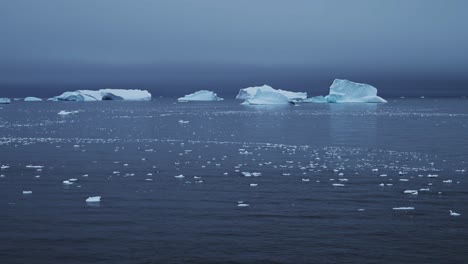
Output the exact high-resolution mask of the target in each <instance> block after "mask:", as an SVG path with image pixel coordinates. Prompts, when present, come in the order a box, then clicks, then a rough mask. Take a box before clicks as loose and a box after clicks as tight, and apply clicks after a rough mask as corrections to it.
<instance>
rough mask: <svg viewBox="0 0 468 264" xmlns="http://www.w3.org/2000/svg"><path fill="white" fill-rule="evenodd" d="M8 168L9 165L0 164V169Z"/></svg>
mask: <svg viewBox="0 0 468 264" xmlns="http://www.w3.org/2000/svg"><path fill="white" fill-rule="evenodd" d="M8 168H10V166H7V165H2V166H0V169H2V170H6V169H8Z"/></svg>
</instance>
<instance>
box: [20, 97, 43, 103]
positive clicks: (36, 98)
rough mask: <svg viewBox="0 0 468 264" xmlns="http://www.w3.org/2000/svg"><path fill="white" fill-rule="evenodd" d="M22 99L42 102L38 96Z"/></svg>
mask: <svg viewBox="0 0 468 264" xmlns="http://www.w3.org/2000/svg"><path fill="white" fill-rule="evenodd" d="M24 101H25V102H42V99H41V98H38V97H32V96H30V97H26V98H24Z"/></svg>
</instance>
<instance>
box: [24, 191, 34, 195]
mask: <svg viewBox="0 0 468 264" xmlns="http://www.w3.org/2000/svg"><path fill="white" fill-rule="evenodd" d="M23 194H24V195H28V194H32V191H23Z"/></svg>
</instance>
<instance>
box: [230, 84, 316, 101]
mask: <svg viewBox="0 0 468 264" xmlns="http://www.w3.org/2000/svg"><path fill="white" fill-rule="evenodd" d="M258 91H262V92H276V93H279V94H282V95H283V96H285V97H286V98H288V99H289V100H292V99H306V98H307V93H303V92H291V91H285V90H281V89H274V88H272V87H271V86H269V85H263V86H254V87H248V88H244V89H240V90H239V93H238V94H237V96H236V99H241V100H247V99H252V98H253V97H254V96H255V95H256V94H257V92H258Z"/></svg>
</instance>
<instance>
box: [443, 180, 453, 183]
mask: <svg viewBox="0 0 468 264" xmlns="http://www.w3.org/2000/svg"><path fill="white" fill-rule="evenodd" d="M442 182H443V183H452V180H445V181H442Z"/></svg>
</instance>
